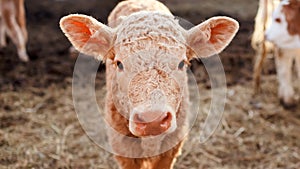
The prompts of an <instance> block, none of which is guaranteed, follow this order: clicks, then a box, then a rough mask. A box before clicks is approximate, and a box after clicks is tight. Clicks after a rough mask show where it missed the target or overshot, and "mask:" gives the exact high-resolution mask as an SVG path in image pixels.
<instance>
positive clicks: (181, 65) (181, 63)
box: [178, 60, 185, 69]
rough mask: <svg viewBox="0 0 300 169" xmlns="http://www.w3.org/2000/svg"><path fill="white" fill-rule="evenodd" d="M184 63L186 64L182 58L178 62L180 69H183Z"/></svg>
mask: <svg viewBox="0 0 300 169" xmlns="http://www.w3.org/2000/svg"><path fill="white" fill-rule="evenodd" d="M184 65H185V62H184V60H182V61H181V62H180V63H179V64H178V69H183V67H184Z"/></svg>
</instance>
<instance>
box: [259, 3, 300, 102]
mask: <svg viewBox="0 0 300 169" xmlns="http://www.w3.org/2000/svg"><path fill="white" fill-rule="evenodd" d="M271 20H272V21H271V24H270V26H269V27H268V29H267V30H266V33H265V37H266V40H268V41H270V42H272V43H273V44H275V46H276V47H277V50H276V51H275V61H276V70H277V76H278V81H279V90H278V94H279V98H280V100H281V101H282V103H283V104H284V106H286V107H291V106H294V105H295V103H296V101H297V100H296V99H295V96H294V89H293V86H292V65H293V60H295V61H296V68H297V73H298V77H299V78H300V1H299V0H289V1H281V2H280V3H279V5H278V6H277V8H276V9H275V10H274V13H273V16H272V18H271Z"/></svg>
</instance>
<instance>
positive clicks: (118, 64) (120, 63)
mask: <svg viewBox="0 0 300 169" xmlns="http://www.w3.org/2000/svg"><path fill="white" fill-rule="evenodd" d="M117 66H118V68H119V70H124V66H123V64H122V62H120V61H117Z"/></svg>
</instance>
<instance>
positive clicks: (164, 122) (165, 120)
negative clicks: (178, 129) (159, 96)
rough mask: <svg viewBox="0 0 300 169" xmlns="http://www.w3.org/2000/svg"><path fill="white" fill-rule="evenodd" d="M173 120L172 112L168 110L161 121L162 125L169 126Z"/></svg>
mask: <svg viewBox="0 0 300 169" xmlns="http://www.w3.org/2000/svg"><path fill="white" fill-rule="evenodd" d="M171 120H172V114H171V113H169V112H168V113H167V114H166V116H165V117H164V118H163V120H162V121H161V124H160V127H162V128H169V126H170V124H171Z"/></svg>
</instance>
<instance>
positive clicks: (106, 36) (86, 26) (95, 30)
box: [60, 14, 114, 60]
mask: <svg viewBox="0 0 300 169" xmlns="http://www.w3.org/2000/svg"><path fill="white" fill-rule="evenodd" d="M60 28H61V29H62V31H63V32H64V33H65V35H66V36H67V38H68V39H69V41H70V42H71V43H72V45H73V46H74V47H75V49H76V50H78V51H79V52H81V53H84V54H86V55H90V56H94V57H95V58H97V59H99V60H102V59H104V58H105V55H106V54H108V52H109V50H110V49H111V48H112V46H113V41H114V31H113V29H112V28H110V27H108V26H106V25H104V24H102V23H100V22H98V21H97V20H96V19H94V18H92V17H90V16H86V15H79V14H71V15H68V16H65V17H63V18H62V19H61V20H60Z"/></svg>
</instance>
